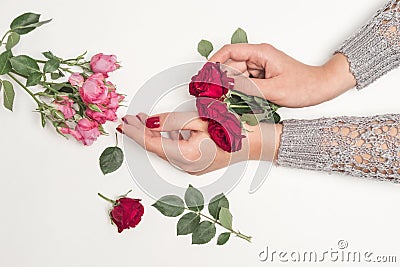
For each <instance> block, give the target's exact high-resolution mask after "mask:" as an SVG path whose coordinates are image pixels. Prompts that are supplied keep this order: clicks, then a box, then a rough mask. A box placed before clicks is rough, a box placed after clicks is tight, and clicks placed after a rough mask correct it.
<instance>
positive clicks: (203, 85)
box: [189, 62, 234, 99]
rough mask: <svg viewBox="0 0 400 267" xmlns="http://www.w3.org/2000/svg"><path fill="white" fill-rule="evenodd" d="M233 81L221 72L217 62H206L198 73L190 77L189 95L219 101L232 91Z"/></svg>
mask: <svg viewBox="0 0 400 267" xmlns="http://www.w3.org/2000/svg"><path fill="white" fill-rule="evenodd" d="M233 85H234V79H233V78H229V77H228V75H227V73H226V71H222V70H221V65H220V63H219V62H217V63H213V62H207V63H206V64H205V65H204V66H203V68H202V69H201V70H200V71H199V73H198V74H197V75H195V76H193V77H192V81H191V82H190V84H189V93H190V94H191V95H193V96H196V97H200V96H203V97H211V98H214V99H219V98H221V97H223V96H224V95H226V93H228V90H229V89H233Z"/></svg>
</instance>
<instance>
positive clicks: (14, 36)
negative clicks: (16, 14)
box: [6, 32, 20, 50]
mask: <svg viewBox="0 0 400 267" xmlns="http://www.w3.org/2000/svg"><path fill="white" fill-rule="evenodd" d="M19 39H20V36H19V34H18V33H16V32H12V33H10V35H9V36H8V39H7V43H6V49H7V50H11V48H13V47H14V46H16V45H17V44H18V43H19Z"/></svg>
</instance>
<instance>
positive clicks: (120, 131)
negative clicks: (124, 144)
mask: <svg viewBox="0 0 400 267" xmlns="http://www.w3.org/2000/svg"><path fill="white" fill-rule="evenodd" d="M117 131H118V132H119V133H120V134H124V131H123V130H122V128H121V127H120V126H118V127H117Z"/></svg>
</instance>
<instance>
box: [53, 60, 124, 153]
mask: <svg viewBox="0 0 400 267" xmlns="http://www.w3.org/2000/svg"><path fill="white" fill-rule="evenodd" d="M119 67H120V65H118V64H117V58H116V56H114V55H104V54H102V53H100V54H97V55H95V56H93V57H92V59H91V61H90V68H91V70H92V72H93V74H91V75H90V76H88V77H87V75H85V76H86V78H85V77H84V75H82V74H80V73H73V74H72V75H71V76H70V77H69V79H68V82H69V83H70V84H71V85H72V86H74V87H77V88H78V90H79V96H80V99H81V102H83V104H84V106H85V110H84V112H83V114H84V117H83V118H79V119H78V120H77V121H75V122H76V125H75V127H74V128H71V127H69V126H66V125H64V127H60V128H59V131H60V133H62V134H69V135H71V136H73V137H74V138H75V139H76V140H77V141H79V142H82V143H83V144H84V145H91V144H92V143H93V142H94V141H96V139H97V138H98V137H99V136H100V135H101V129H102V127H101V125H102V124H105V123H106V122H107V121H116V120H117V110H118V108H119V106H120V102H121V101H122V100H123V99H124V96H123V95H121V94H118V93H117V92H116V88H115V86H114V85H113V84H112V83H111V82H109V81H107V80H106V78H108V73H109V72H112V71H114V70H116V69H118V68H119ZM53 104H54V106H55V108H56V109H57V110H59V111H60V112H62V113H63V115H64V117H65V119H66V120H68V119H71V118H73V117H74V115H75V114H76V110H75V108H74V104H75V103H74V101H73V100H71V99H70V98H69V97H67V96H62V97H61V99H60V100H58V101H54V102H53Z"/></svg>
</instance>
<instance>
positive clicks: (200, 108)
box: [196, 97, 229, 120]
mask: <svg viewBox="0 0 400 267" xmlns="http://www.w3.org/2000/svg"><path fill="white" fill-rule="evenodd" d="M196 107H197V112H198V113H199V116H200V118H202V119H203V120H207V119H217V118H218V116H219V114H221V113H227V112H229V111H228V108H227V107H226V104H224V103H223V102H221V101H218V100H215V99H212V98H208V97H199V98H197V99H196Z"/></svg>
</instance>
